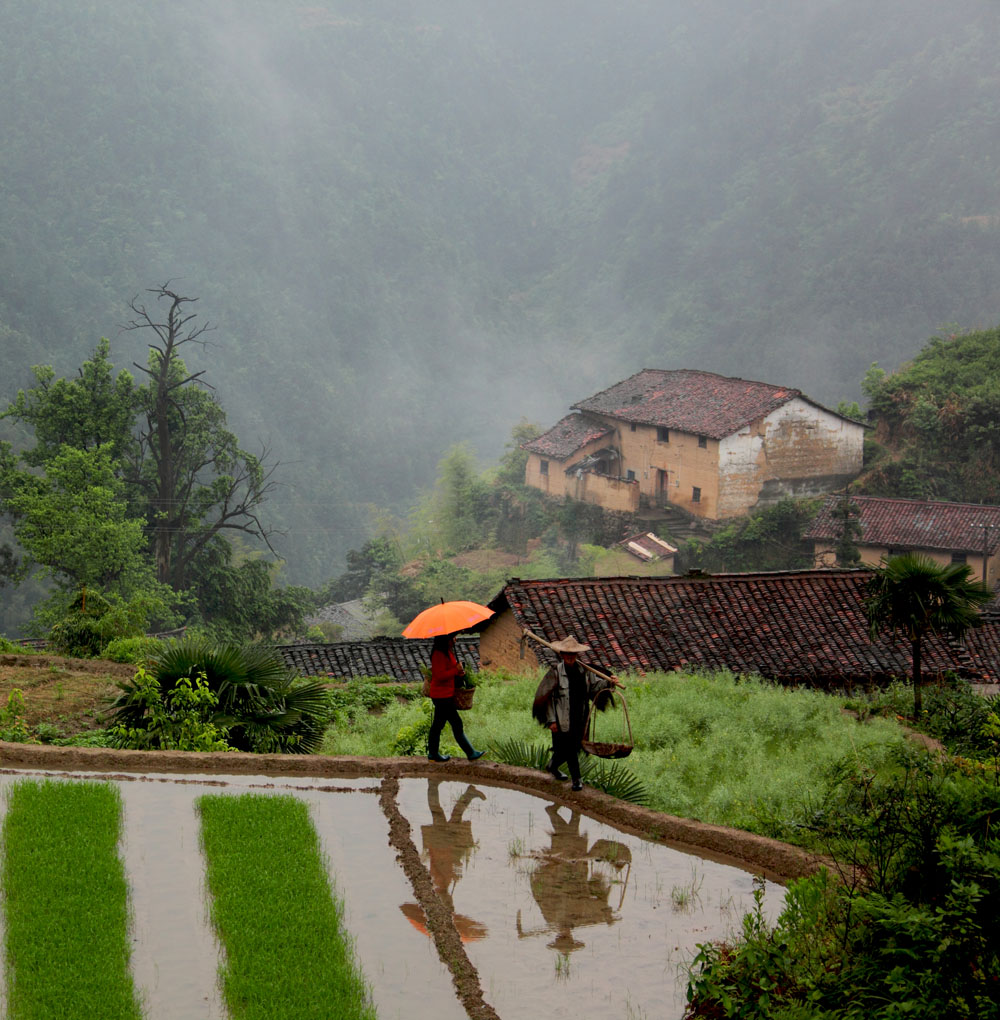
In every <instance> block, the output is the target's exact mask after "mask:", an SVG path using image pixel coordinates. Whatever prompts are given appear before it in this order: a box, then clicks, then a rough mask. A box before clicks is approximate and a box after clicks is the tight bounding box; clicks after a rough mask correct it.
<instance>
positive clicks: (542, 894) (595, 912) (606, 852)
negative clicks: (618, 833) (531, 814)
mask: <svg viewBox="0 0 1000 1020" xmlns="http://www.w3.org/2000/svg"><path fill="white" fill-rule="evenodd" d="M545 811H546V813H547V814H548V816H549V820H550V821H551V823H552V832H551V833H550V836H551V844H552V845H551V847H550V848H549V849H547V850H543V851H541V858H542V863H541V864H540V865H539V866H538V867H537V868H536V869H535V871H534V873H533V874H532V876H531V894H532V896H534V898H535V902H536V903H537V904H538V909H539V910H541V912H542V917H544V918H545V927H543V928H542V929H540V932H542V933H545V934H552V933H554V934H555V938H554V939H553V941H552V942H550V943H548V945H549V948H550V949H555V950H557V951H558V952H560V953H571V952H573V950H575V949H580V948H582V947H583V945H584V943H583V942H580V941H578V940H577V939H575V938H574V937H573V929H574V928H580V927H583V926H585V925H588V924H614V923H615V921H617V920H618V917H617V915H616V914H615V912H614V910H613V909H612V908H611V906H610V905H609V904H608V893H609V892H610V891H611V881H610V878H609V877H608V875H606V874H603V873H602V872H600V871H598V870H597V869H595V868H593V867H592V863H593V862H594V861H598V860H600V861H607V862H608V863H610V864H611V865H612V866H613V867H614V868H616V869H619V868H621V867H623V866H624V865H626V864H629V863H631V859H632V857H631V852H630V851H629V848H628V847H627V846H624V845H623V844H621V843H616V842H614V841H613V840H608V839H599V840H597V841H595V843H594V845H593V846H592V847H591V848H590V849H589V850H588V848H587V834H586V833H585V832H583V833H581V832H580V818H581V815H580V814H578V813H577V812H576V811H573V812H571V813H570V818H569V821H568V822H567V821H565V820H564V819H563V817H562V815H560V814H559V809H558V807H557V806H556V805H555V804H550V805H549V806H548V807H547V808H546V809H545ZM620 905H621V904H619V906H620ZM517 933H518V936H519V937H521V938H526V937H527V936H529V935H534V934H539V932H538V931H524V930H522V928H521V923H520V917H519V918H518V926H517Z"/></svg>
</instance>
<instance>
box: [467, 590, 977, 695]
mask: <svg viewBox="0 0 1000 1020" xmlns="http://www.w3.org/2000/svg"><path fill="white" fill-rule="evenodd" d="M871 576H872V572H871V571H870V570H808V571H787V572H775V573H758V574H719V575H715V576H711V575H700V576H694V575H685V576H682V577H648V578H645V577H617V578H580V579H571V580H567V579H555V580H538V581H522V580H518V579H514V580H511V581H509V582H508V583H507V585H506V586H505V587H504V589H503V591H502V592H501V593H500V594H499V595H498V596H497V597H496V598H495V599H494V600H493V602H491V603H490V608H492V609H494V610H495V611H496V612H497V615H498V617H499V616H500V614H501V613H502V612H504V611H505V610H507V609H509V610H510V611H511V612H512V614H513V616H514V620H515V622H516V623H517V625H518V626H519V627H521V628H526V629H528V630H530V631H531V632H533V633H534V634H536V635H538V636H539V637H542V638H544V639H545V640H547V641H556V640H559V639H560V638H562V637H564V636H565V635H567V634H575V635H576V637H577V639H578V640H580V641H583V642H585V643H586V644H589V645H591V647H592V648H593V651H592V652H589V653H587V656H586V658H587V659H589V660H590V661H591V662H594V663H600V664H603V665H604V666H605V667H607V668H608V669H611V670H613V671H621V672H624V671H636V672H640V673H644V672H648V671H665V670H675V669H728V670H730V671H732V672H734V673H744V674H751V673H754V674H759V675H761V676H764V677H768V678H771V679H774V680H778V681H780V682H783V683H807V684H817V685H821V686H822V685H838V686H839V685H848V684H868V683H872V682H877V681H884V680H887V679H889V678H891V677H894V676H908V675H909V671H910V654H909V644H908V642H907V641H906V640H905V639H904V638H902V637H899V638H898V639H896V640H893V639H892V638H890V637H888V636H883V637H880V638H879V639H878V640H877V641H875V642H872V641H870V640H869V638H868V628H867V624H866V621H865V617H864V614H863V612H862V599H863V596H864V589H865V585H866V584H867V582H868V581H869V580H870V578H871ZM489 626H490V625H489V624H487V629H488V628H489ZM532 647H533V648H534V650H535V651H536V653H537V654H538V655H539V657H540V658H541V659H543V660H544V661H554V656H553V655H552V654H551V653H550V652H549V651H548V650H547V649H545V648H544V647H542V646H540V645H533V646H532ZM923 651H924V670H925V675H926V676H927V678H928V679H929V678H931V677H932V676H934V675H936V674H940V673H943V672H945V671H948V670H954V671H955V672H957V673H959V674H961V675H965V676H970V677H978V676H979V671H978V670H977V669H976V667H975V665H974V664H973V662H972V660H971V659H970V657H969V655H968V654H967V653H965V652H964V651H963V650H962V649H961V648H960V647H959V646H958V645H956V644H954V643H951V642H949V641H947V640H945V639H943V638H938V637H934V636H930V637H928V638H927V639H926V640H925V641H924V646H923Z"/></svg>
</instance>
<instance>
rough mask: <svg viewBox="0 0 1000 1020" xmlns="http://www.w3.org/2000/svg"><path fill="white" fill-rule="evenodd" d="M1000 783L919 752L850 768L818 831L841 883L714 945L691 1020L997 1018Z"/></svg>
mask: <svg viewBox="0 0 1000 1020" xmlns="http://www.w3.org/2000/svg"><path fill="white" fill-rule="evenodd" d="M998 812H1000V786H998V785H997V783H996V781H995V773H994V780H993V781H992V782H984V781H983V780H982V779H981V778H979V777H978V776H975V775H973V776H972V777H970V776H968V775H966V774H965V773H964V772H963V771H962V770H961V769H960V768H957V767H955V766H954V765H950V764H935V763H933V762H932V761H931V760H930V759H928V758H926V757H924V756H920V755H918V754H912V755H910V756H908V757H905V758H904V759H902V760H901V762H900V763H898V766H897V767H896V768H895V769H893V770H890V771H888V772H883V773H882V774H876V773H873V772H871V771H869V770H866V769H857V768H854V769H848V770H846V771H845V773H844V775H843V777H842V780H841V782H840V783H839V784H838V785H837V786H836V788H835V789H834V790H833V791H832V792H831V795H830V796H829V797H828V798H827V800H826V801H825V802H824V803H823V804H822V806H821V808H820V809H819V810H818V811H817V813H816V816H815V818H814V820H813V823H812V828H813V832H814V835H815V836H816V838H817V842H818V845H819V846H821V847H822V849H823V850H824V851H825V852H826V853H827V855H828V856H830V857H832V858H833V860H834V862H835V870H836V872H837V876H836V878H835V879H831V878H830V877H828V875H827V873H826V872H821V873H820V874H819V875H816V876H814V877H812V878H807V879H799V880H797V881H796V882H793V883H792V884H791V886H790V887H789V892H788V897H787V900H786V906H785V909H784V911H783V913H782V915H781V916H780V917H779V919H778V921H777V923H776V924H775V926H774V927H773V928H771V927H769V926H767V925H766V924H765V923H763V921H762V920H761V918H760V914H759V911H758V913H757V914H756V915H748V916H747V918H745V920H744V930H743V933H742V935H743V937H742V940H741V941H740V942H739V943H738V944H737V945H735V946H727V945H721V946H720V945H706V946H703V947H702V951H701V955H700V956H699V958H698V960H697V961H696V963H697V968H698V971H697V973H696V974H695V976H694V977H693V979H692V982H691V985H690V988H689V995H690V996H691V997H692V999H693V1003H692V1005H691V1007H690V1009H689V1012H688V1013H687V1014H686V1015H687V1016H688V1017H690V1018H696V1017H711V1018H713V1020H716V1018H729V1017H732V1018H736V1017H739V1018H743V1020H791V1018H801V1020H805V1018H807V1017H808V1018H809V1020H835V1018H836V1020H861V1018H867V1017H870V1018H873V1020H897V1018H901V1017H913V1018H914V1020H938V1018H940V1017H945V1016H947V1017H954V1018H955V1020H990V1018H995V1017H997V1016H1000V982H998V981H997V974H998V968H1000V955H998V952H1000V949H998V947H1000V922H998V918H1000V914H998V911H997V905H998V903H1000V839H998V837H997V835H996V819H997V815H998Z"/></svg>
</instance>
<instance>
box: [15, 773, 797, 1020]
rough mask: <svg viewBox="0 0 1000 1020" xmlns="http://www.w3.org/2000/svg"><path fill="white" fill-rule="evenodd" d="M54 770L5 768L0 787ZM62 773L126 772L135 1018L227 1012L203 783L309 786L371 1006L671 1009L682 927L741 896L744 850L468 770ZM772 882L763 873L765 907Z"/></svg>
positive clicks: (700, 922) (386, 1011)
mask: <svg viewBox="0 0 1000 1020" xmlns="http://www.w3.org/2000/svg"><path fill="white" fill-rule="evenodd" d="M52 774H54V773H49V772H46V771H45V770H32V771H25V772H15V771H9V772H5V773H4V774H2V775H0V789H5V788H6V786H7V785H8V784H9V783H11V782H13V781H15V780H16V779H17V778H19V777H21V776H24V777H41V776H48V775H52ZM61 775H62V776H64V777H65V778H66V779H67V780H68V781H73V780H77V781H81V780H84V779H100V780H111V781H114V782H117V783H118V785H119V788H120V790H121V793H122V797H123V801H124V807H125V823H124V840H123V847H122V856H123V860H124V862H125V866H126V870H127V874H128V879H129V884H130V890H131V900H132V913H133V946H132V954H133V955H132V965H133V971H134V974H135V978H136V983H137V985H138V986H139V988H140V989H141V990H142V994H143V996H144V1001H145V1004H146V1015H147V1017H148V1018H149V1020H225V1016H226V1013H225V1008H224V1006H223V1004H222V1001H221V998H220V994H219V990H218V987H217V980H216V974H217V968H218V961H219V949H218V946H217V943H216V941H215V938H214V935H213V932H212V930H211V928H210V925H209V921H208V907H207V896H206V889H205V884H204V878H203V867H202V858H201V853H200V849H199V842H198V822H197V817H196V814H195V806H194V805H195V800H196V799H197V798H198V797H200V796H202V795H203V794H206V793H220V792H231V793H234V794H235V793H241V792H248V791H251V790H252V791H255V792H260V791H263V790H269V791H273V792H275V793H291V794H294V795H295V796H297V797H300V798H302V799H303V800H304V801H305V802H306V803H307V804H308V806H309V808H310V813H311V816H312V819H313V824H314V825H315V827H316V831H317V833H318V834H319V837H320V840H321V842H322V845H323V849H324V851H325V853H326V855H327V858H328V860H329V866H330V875H331V880H332V882H333V885H334V888H335V889H336V891H337V894H338V895H339V896H340V897H341V899H342V900H343V903H344V919H345V923H346V926H347V928H348V931H349V932H350V934H351V935H352V937H353V938H354V941H355V949H356V956H357V959H358V961H359V964H360V967H361V969H362V971H363V973H364V975H365V978H366V979H367V981H368V983H369V984H370V986H371V991H372V998H373V1001H374V1003H375V1006H376V1009H377V1011H378V1015H379V1017H380V1020H463V1018H466V1017H468V1016H474V1017H477V1018H478V1017H493V1016H495V1017H500V1018H502V1020H514V1018H520V1017H524V1016H529V1015H535V1016H544V1017H547V1018H551V1020H561V1018H567V1020H569V1018H572V1020H591V1018H593V1020H606V1018H607V1017H617V1018H621V1020H651V1018H653V1017H656V1018H658V1020H659V1018H671V1017H676V1018H679V1017H681V1016H682V1014H683V1012H684V993H685V987H686V983H687V966H688V964H689V963H690V961H691V959H692V958H693V957H694V956H695V954H696V953H697V948H696V947H697V944H698V943H699V942H706V941H710V940H714V939H720V938H724V937H726V936H727V935H728V934H730V933H732V932H735V931H737V930H738V929H739V927H740V924H741V919H742V916H743V913H744V912H745V911H747V910H749V909H751V908H752V907H753V890H754V876H753V875H752V874H751V873H750V872H749V871H747V870H744V869H743V868H740V867H736V866H734V865H731V864H726V863H720V862H718V861H715V860H708V859H705V858H703V857H701V856H698V855H697V853H693V852H684V851H683V850H679V849H674V848H671V847H668V846H664V845H662V844H660V843H656V842H652V841H649V840H647V839H644V838H642V837H641V836H638V835H635V834H632V833H628V832H623V831H620V830H619V829H617V828H615V827H613V826H611V825H608V824H606V823H603V822H600V821H598V820H595V819H594V818H592V817H588V816H587V815H586V814H585V813H582V812H581V811H579V810H576V809H574V806H573V805H572V804H570V803H560V802H557V801H555V800H552V799H548V798H546V797H545V796H542V795H539V794H537V793H525V792H522V791H519V790H514V789H509V788H507V787H498V786H491V785H489V784H487V783H482V782H469V781H466V780H464V779H463V780H457V781H456V780H450V779H446V778H441V779H438V778H424V777H420V778H402V779H392V780H389V779H386V780H381V779H378V778H354V779H346V780H345V779H339V778H338V779H336V780H330V779H309V778H301V777H295V778H285V779H275V778H273V777H266V776H216V775H212V776H209V775H189V774H185V775H169V774H168V775H156V776H144V775H127V774H119V775H114V776H108V775H101V774H93V773H91V774H85V773H71V774H70V773H61ZM4 800H5V799H4ZM760 881H762V882H763V880H760ZM783 897H784V889H783V887H782V886H780V885H779V884H777V883H774V882H770V881H766V882H763V911H764V914H765V916H766V917H768V918H773V917H775V916H776V915H777V913H778V911H779V910H780V908H781V905H782V902H783ZM428 915H431V916H430V917H429V916H428ZM442 917H443V918H445V919H446V920H445V922H444V923H442V921H441V918H442ZM442 956H443V957H444V959H443V960H442ZM449 964H450V965H449ZM470 989H473V991H470Z"/></svg>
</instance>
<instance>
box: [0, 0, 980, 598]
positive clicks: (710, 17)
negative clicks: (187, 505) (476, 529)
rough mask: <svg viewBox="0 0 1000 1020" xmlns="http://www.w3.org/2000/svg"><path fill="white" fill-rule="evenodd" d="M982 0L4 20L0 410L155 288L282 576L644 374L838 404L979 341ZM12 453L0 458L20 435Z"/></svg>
mask: <svg viewBox="0 0 1000 1020" xmlns="http://www.w3.org/2000/svg"><path fill="white" fill-rule="evenodd" d="M998 22H1000V5H998V4H997V3H995V2H994V0H951V2H949V3H942V2H941V0H909V2H902V0H885V2H882V3H872V2H871V0H701V2H679V0H656V2H653V0H619V2H618V3H615V4H610V3H596V2H592V0H573V2H569V0H541V2H540V0H531V2H528V0H506V2H504V3H496V2H492V3H487V2H484V0H414V2H410V3H405V4H404V3H397V2H392V0H311V2H310V3H309V4H307V5H298V4H295V3H289V2H288V0H240V2H236V0H171V2H170V3H165V2H163V0H146V2H144V3H142V4H139V3H135V2H134V0H131V2H126V0H102V2H101V3H89V4H88V3H81V2H80V0H5V3H4V4H3V5H2V6H0V66H2V68H3V74H2V75H0V111H2V118H3V119H2V124H3V144H2V145H0V343H2V350H3V355H4V361H3V363H4V371H3V387H2V392H0V400H3V401H4V403H5V402H6V400H7V399H10V398H12V397H13V396H14V395H15V393H16V391H17V389H18V388H19V387H24V386H27V385H30V383H31V381H32V380H31V375H30V366H31V365H32V364H38V363H44V364H52V365H54V366H55V368H56V371H57V373H59V374H70V373H72V372H74V371H75V369H76V367H77V366H79V365H80V364H81V363H82V362H83V361H84V360H85V359H87V358H88V357H90V356H91V354H92V353H93V352H94V350H95V348H96V345H97V342H98V340H99V338H100V337H101V336H108V337H109V338H110V339H111V341H112V346H111V355H112V358H113V359H114V361H115V364H116V365H117V366H119V367H129V366H131V364H132V362H133V361H139V362H142V363H144V362H145V357H146V351H145V348H144V346H143V343H142V341H141V340H140V339H139V338H137V337H136V336H135V334H130V333H127V332H126V333H120V332H119V327H120V326H121V324H122V323H124V322H125V321H126V320H127V319H128V317H129V313H128V303H129V301H130V300H131V299H132V298H133V297H134V296H135V295H136V294H142V293H143V292H144V291H145V289H146V288H148V287H155V286H157V285H161V284H163V283H165V282H166V281H174V286H175V287H176V288H177V289H178V290H180V291H182V292H183V293H184V294H185V295H187V296H191V297H197V298H199V302H198V304H197V305H196V306H195V308H196V310H197V311H198V313H199V315H200V316H201V317H202V321H207V322H209V323H211V324H212V325H213V326H215V327H216V328H215V330H214V331H212V332H211V333H210V334H209V335H208V336H207V339H210V340H211V344H212V346H211V347H209V348H207V349H206V350H205V352H204V353H203V354H201V355H198V356H197V357H198V358H199V360H198V361H197V363H194V358H192V366H191V367H192V368H193V369H197V370H202V369H204V370H205V371H206V376H205V378H206V379H207V380H208V381H209V382H211V383H212V384H213V385H214V386H215V388H216V391H217V393H218V396H219V399H220V400H221V402H222V404H223V406H224V407H225V409H226V412H227V414H228V416H229V422H230V425H231V427H232V428H233V430H234V431H235V432H236V433H237V434H238V435H239V437H240V440H241V442H242V444H243V446H244V447H245V448H247V449H248V450H254V449H255V448H256V447H257V446H259V445H260V444H261V443H263V444H264V445H266V446H267V447H269V448H270V450H271V451H272V453H273V456H274V457H275V458H277V459H278V460H279V461H280V462H281V465H282V466H281V468H280V470H279V472H278V480H279V481H280V482H281V488H280V489H279V491H278V492H277V493H276V494H275V495H274V496H273V498H272V500H271V501H270V503H269V507H268V510H269V512H270V515H271V518H272V522H273V524H274V526H276V527H278V528H280V529H283V530H285V531H286V532H287V535H286V537H285V538H284V539H277V540H276V547H278V549H279V551H280V552H281V553H282V554H283V555H284V556H286V557H287V559H288V571H287V573H288V577H289V579H290V580H292V581H295V582H298V583H303V584H310V585H317V584H319V583H321V582H322V581H324V580H325V579H327V578H329V577H331V576H333V575H335V574H336V573H338V572H339V571H340V569H341V567H342V563H343V555H344V553H345V551H346V550H347V549H350V548H356V547H358V546H359V545H360V544H361V543H362V542H363V541H364V540H365V538H366V537H368V534H369V532H368V530H367V529H368V523H369V521H370V519H371V507H372V506H373V505H376V506H381V507H388V508H391V509H393V510H395V511H396V512H405V510H406V508H407V507H408V506H409V505H410V504H411V503H412V501H413V498H414V495H415V493H416V492H417V490H418V489H419V488H420V487H422V486H427V485H428V484H430V482H431V481H432V480H433V477H434V471H435V465H436V464H437V462H438V461H439V460H440V459H441V457H442V456H443V454H444V452H445V451H446V450H447V449H448V448H449V447H450V446H451V445H452V444H454V443H456V442H458V441H462V440H468V441H470V442H471V443H473V444H474V446H475V448H476V449H477V450H478V451H479V453H480V455H481V456H482V457H483V458H484V460H486V461H488V460H491V459H495V458H496V456H497V455H498V454H499V452H500V450H501V449H502V448H503V445H504V442H505V441H506V439H507V438H508V437H509V435H510V432H511V429H512V427H513V426H514V425H516V424H517V422H518V421H519V420H520V419H521V418H522V417H526V418H528V419H529V420H532V421H538V422H539V423H541V424H543V425H546V426H547V425H549V424H551V423H552V422H553V421H555V420H556V419H557V418H558V417H559V416H561V415H562V414H563V413H564V412H565V410H566V408H567V407H568V405H569V404H571V403H572V402H574V401H576V400H579V399H582V398H585V397H587V396H589V395H591V394H592V393H593V392H596V391H597V390H600V389H603V388H605V387H606V386H609V385H611V384H612V383H613V382H616V381H618V380H619V379H622V378H625V377H626V376H628V375H630V374H632V373H633V372H635V371H637V370H639V369H640V368H643V367H657V368H681V367H685V368H697V369H705V370H711V371H717V372H721V373H724V374H727V375H742V376H745V377H748V378H754V379H763V380H767V381H770V382H778V383H785V384H787V385H790V386H795V387H798V388H800V389H802V390H804V391H805V392H806V393H808V394H809V395H810V396H812V397H814V398H816V399H818V400H821V401H824V402H827V403H831V404H835V403H836V402H837V401H838V400H840V399H857V398H858V397H860V384H861V379H862V377H863V375H864V372H865V370H866V369H867V368H868V366H869V364H870V363H871V362H872V361H873V360H874V361H878V362H879V363H880V365H881V366H882V367H883V368H887V369H894V368H895V367H897V366H898V365H899V364H900V363H901V362H902V361H904V360H906V359H908V358H910V357H912V356H913V355H914V354H915V353H916V352H917V351H918V350H920V349H921V347H922V346H923V345H924V344H925V342H926V340H927V338H928V337H929V336H931V335H932V334H934V333H935V332H937V331H938V330H939V329H940V327H942V325H944V324H954V325H955V326H957V327H976V326H978V327H990V326H993V325H995V324H996V323H997V321H998V319H1000V245H998V239H1000V196H998V183H997V175H998V170H1000V124H998V119H1000V98H998V97H1000V68H998V64H997V60H996V53H997V43H998V41H1000V32H998V27H1000V25H998ZM5 427H6V431H4V433H3V435H4V436H5V437H6V438H14V439H15V440H16V439H17V435H16V433H12V432H11V431H10V428H9V424H8V426H5Z"/></svg>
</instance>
